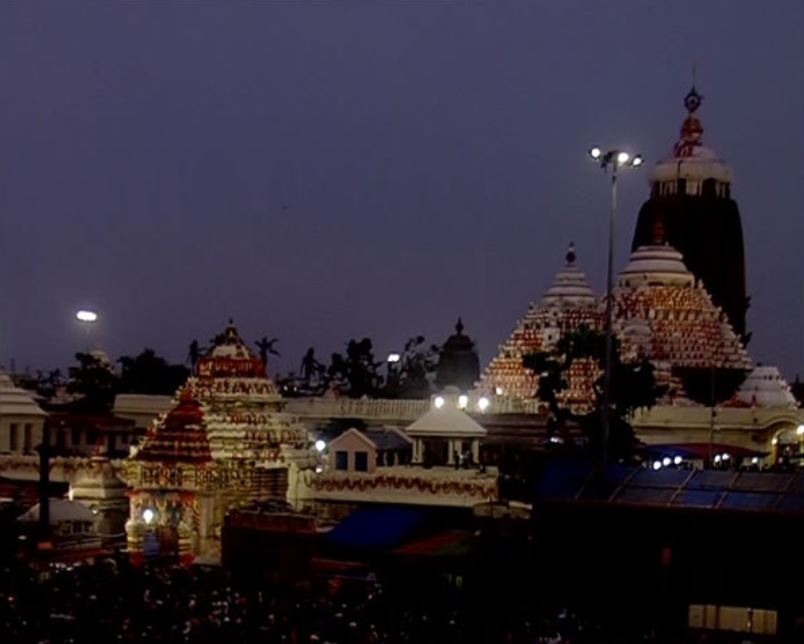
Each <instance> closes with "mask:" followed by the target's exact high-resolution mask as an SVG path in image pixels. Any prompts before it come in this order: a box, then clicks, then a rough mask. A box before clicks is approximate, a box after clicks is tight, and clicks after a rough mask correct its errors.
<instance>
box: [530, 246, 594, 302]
mask: <svg viewBox="0 0 804 644" xmlns="http://www.w3.org/2000/svg"><path fill="white" fill-rule="evenodd" d="M541 304H542V306H543V307H545V308H558V309H564V308H592V307H594V306H596V304H597V298H596V297H595V294H594V292H593V291H592V289H591V288H590V287H589V283H588V282H587V281H586V274H585V273H584V272H583V271H582V270H581V269H580V268H578V265H577V263H576V255H575V245H574V244H572V243H570V245H569V249H568V250H567V254H566V256H565V263H564V268H562V269H561V270H560V271H558V273H556V276H555V279H554V280H553V284H552V286H550V288H549V289H547V292H546V293H545V294H544V296H543V297H542V302H541Z"/></svg>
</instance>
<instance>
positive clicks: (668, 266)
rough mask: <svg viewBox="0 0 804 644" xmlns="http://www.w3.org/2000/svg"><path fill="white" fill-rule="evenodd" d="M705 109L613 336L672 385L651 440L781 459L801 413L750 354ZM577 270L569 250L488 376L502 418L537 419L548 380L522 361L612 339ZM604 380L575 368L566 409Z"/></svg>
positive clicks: (638, 241) (777, 377)
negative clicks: (578, 342) (591, 339)
mask: <svg viewBox="0 0 804 644" xmlns="http://www.w3.org/2000/svg"><path fill="white" fill-rule="evenodd" d="M700 100H701V97H700V95H698V94H697V92H696V91H695V90H694V88H693V90H692V91H691V92H690V93H689V94H688V96H687V97H686V101H685V105H686V107H687V110H688V114H687V118H686V119H685V121H684V124H683V126H682V131H681V137H680V139H679V141H678V142H677V143H676V144H675V146H674V148H673V152H672V154H671V155H670V157H668V158H667V159H665V160H662V161H661V162H659V163H658V164H657V165H656V167H655V169H654V171H653V173H652V175H651V197H650V199H649V200H648V201H647V202H646V203H645V205H644V206H643V207H642V209H641V211H640V215H639V220H638V223H637V227H636V231H635V235H634V243H633V248H632V253H631V256H630V258H629V262H628V263H627V265H626V266H625V268H624V269H622V271H621V272H620V273H619V276H618V280H617V283H616V285H615V288H614V290H613V294H612V297H613V331H614V334H615V336H616V338H617V339H618V341H619V345H620V351H621V354H622V357H623V359H624V360H626V361H629V360H641V359H647V360H649V361H650V362H651V363H652V364H653V365H654V367H655V374H656V378H657V382H658V384H660V385H664V387H665V393H664V395H663V397H662V399H661V400H660V401H659V403H658V404H657V405H656V406H655V407H653V408H652V409H650V410H642V411H640V412H638V413H637V415H636V417H635V418H634V426H635V429H636V431H637V434H638V436H639V437H640V438H641V439H642V440H643V441H645V442H646V443H648V444H668V443H684V444H688V445H692V444H702V443H711V442H718V441H720V442H722V443H723V444H724V445H726V444H730V445H741V446H743V447H744V448H745V449H746V450H748V451H752V453H758V454H768V455H770V457H771V458H773V457H775V456H776V455H777V453H778V452H779V448H780V446H781V445H782V444H783V443H785V442H787V444H793V443H794V441H796V440H797V438H796V437H795V436H794V435H793V434H792V432H794V431H795V430H796V428H797V427H798V426H799V425H800V424H801V422H802V414H801V410H800V409H799V408H798V406H797V405H796V403H795V400H794V399H793V397H792V394H791V393H790V388H789V386H788V385H787V383H786V382H785V381H784V378H783V377H782V376H781V374H779V372H778V370H777V369H775V368H771V367H754V365H753V363H752V360H751V358H750V356H749V355H748V353H747V351H746V348H745V344H744V338H746V337H747V336H746V335H745V310H746V304H747V299H746V296H745V269H744V262H743V242H742V231H741V224H740V217H739V212H738V210H737V205H736V202H735V201H734V200H733V199H732V195H731V179H732V175H731V170H730V168H729V167H728V166H727V165H726V164H725V163H724V162H723V161H722V160H721V159H720V158H719V157H718V156H717V155H716V154H715V153H714V152H713V151H712V150H710V149H709V148H706V147H704V146H703V144H702V140H701V136H702V133H703V128H702V126H701V123H700V120H699V119H698V117H697V116H696V114H695V113H696V111H697V109H698V107H699V106H700ZM576 261H577V260H576V256H575V252H574V249H573V248H570V252H569V253H568V254H567V260H566V264H565V266H564V268H563V269H562V270H561V271H559V273H558V274H557V275H556V277H555V280H554V282H553V284H552V286H551V287H550V289H549V290H548V291H547V292H546V293H545V294H544V296H543V298H542V299H541V301H540V302H538V303H535V304H531V305H530V307H529V309H528V311H527V313H526V315H525V316H524V318H522V319H521V320H520V321H519V322H518V323H517V324H516V326H515V328H514V330H513V332H512V334H511V335H510V337H509V338H508V339H507V340H506V341H505V342H504V343H503V344H502V345H501V346H500V347H499V351H498V353H497V355H496V356H495V357H494V358H493V359H492V360H491V362H490V363H489V365H488V367H487V368H486V370H485V371H484V373H483V375H482V376H481V379H480V382H479V383H478V387H477V395H485V396H491V397H493V401H496V402H492V408H493V407H494V406H495V405H496V406H497V407H498V408H502V407H506V406H510V403H511V402H512V401H513V402H514V403H516V404H518V405H519V408H521V409H533V405H532V404H530V405H528V404H527V401H533V400H534V398H536V397H537V392H538V375H537V374H534V373H533V372H532V371H530V370H528V369H526V368H525V367H524V366H523V365H522V360H523V358H524V357H525V356H526V355H528V354H530V353H539V352H550V351H551V350H553V349H554V348H555V347H556V342H557V341H558V339H559V338H560V337H561V336H562V334H564V333H566V332H568V331H574V330H578V329H580V328H581V327H582V326H587V327H589V328H592V329H597V330H599V331H602V330H603V328H604V324H603V319H604V313H605V298H598V297H597V296H595V294H594V293H593V292H592V290H591V289H590V288H589V285H588V283H587V281H586V277H585V275H584V273H583V272H582V271H581V270H580V269H579V268H578V266H577V263H576ZM600 375H601V374H600V372H599V370H598V369H597V368H596V367H594V366H593V365H592V364H590V363H589V362H585V361H576V363H574V364H573V365H572V366H571V368H570V373H569V378H568V381H567V388H566V389H565V390H564V391H563V392H561V394H560V396H561V397H560V399H559V403H560V404H562V405H564V406H565V407H567V408H569V409H571V410H572V411H574V412H576V413H584V412H585V411H588V410H589V409H590V408H591V406H592V404H593V401H594V395H595V393H594V388H593V383H594V382H595V380H596V379H597V378H599V377H600ZM517 401H518V402H517ZM541 411H543V408H542V410H541ZM800 431H801V430H799V432H800Z"/></svg>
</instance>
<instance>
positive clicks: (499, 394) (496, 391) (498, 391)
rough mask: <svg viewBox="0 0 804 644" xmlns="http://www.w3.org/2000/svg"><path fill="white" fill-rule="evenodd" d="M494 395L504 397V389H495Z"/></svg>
mask: <svg viewBox="0 0 804 644" xmlns="http://www.w3.org/2000/svg"><path fill="white" fill-rule="evenodd" d="M494 393H495V394H497V395H498V396H502V395H503V388H502V387H495V388H494Z"/></svg>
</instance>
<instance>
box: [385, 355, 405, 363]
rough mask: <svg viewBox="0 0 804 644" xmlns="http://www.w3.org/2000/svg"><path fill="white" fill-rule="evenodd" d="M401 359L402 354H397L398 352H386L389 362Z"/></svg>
mask: <svg viewBox="0 0 804 644" xmlns="http://www.w3.org/2000/svg"><path fill="white" fill-rule="evenodd" d="M401 359H402V356H401V355H399V354H398V353H389V354H388V362H390V363H391V364H396V363H397V362H399V361H400V360H401Z"/></svg>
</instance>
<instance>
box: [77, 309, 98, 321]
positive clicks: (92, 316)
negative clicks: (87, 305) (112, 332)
mask: <svg viewBox="0 0 804 644" xmlns="http://www.w3.org/2000/svg"><path fill="white" fill-rule="evenodd" d="M75 317H76V319H78V321H79V322H97V321H98V314H97V313H95V311H89V310H87V309H81V310H80V311H77V312H76V314H75Z"/></svg>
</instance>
